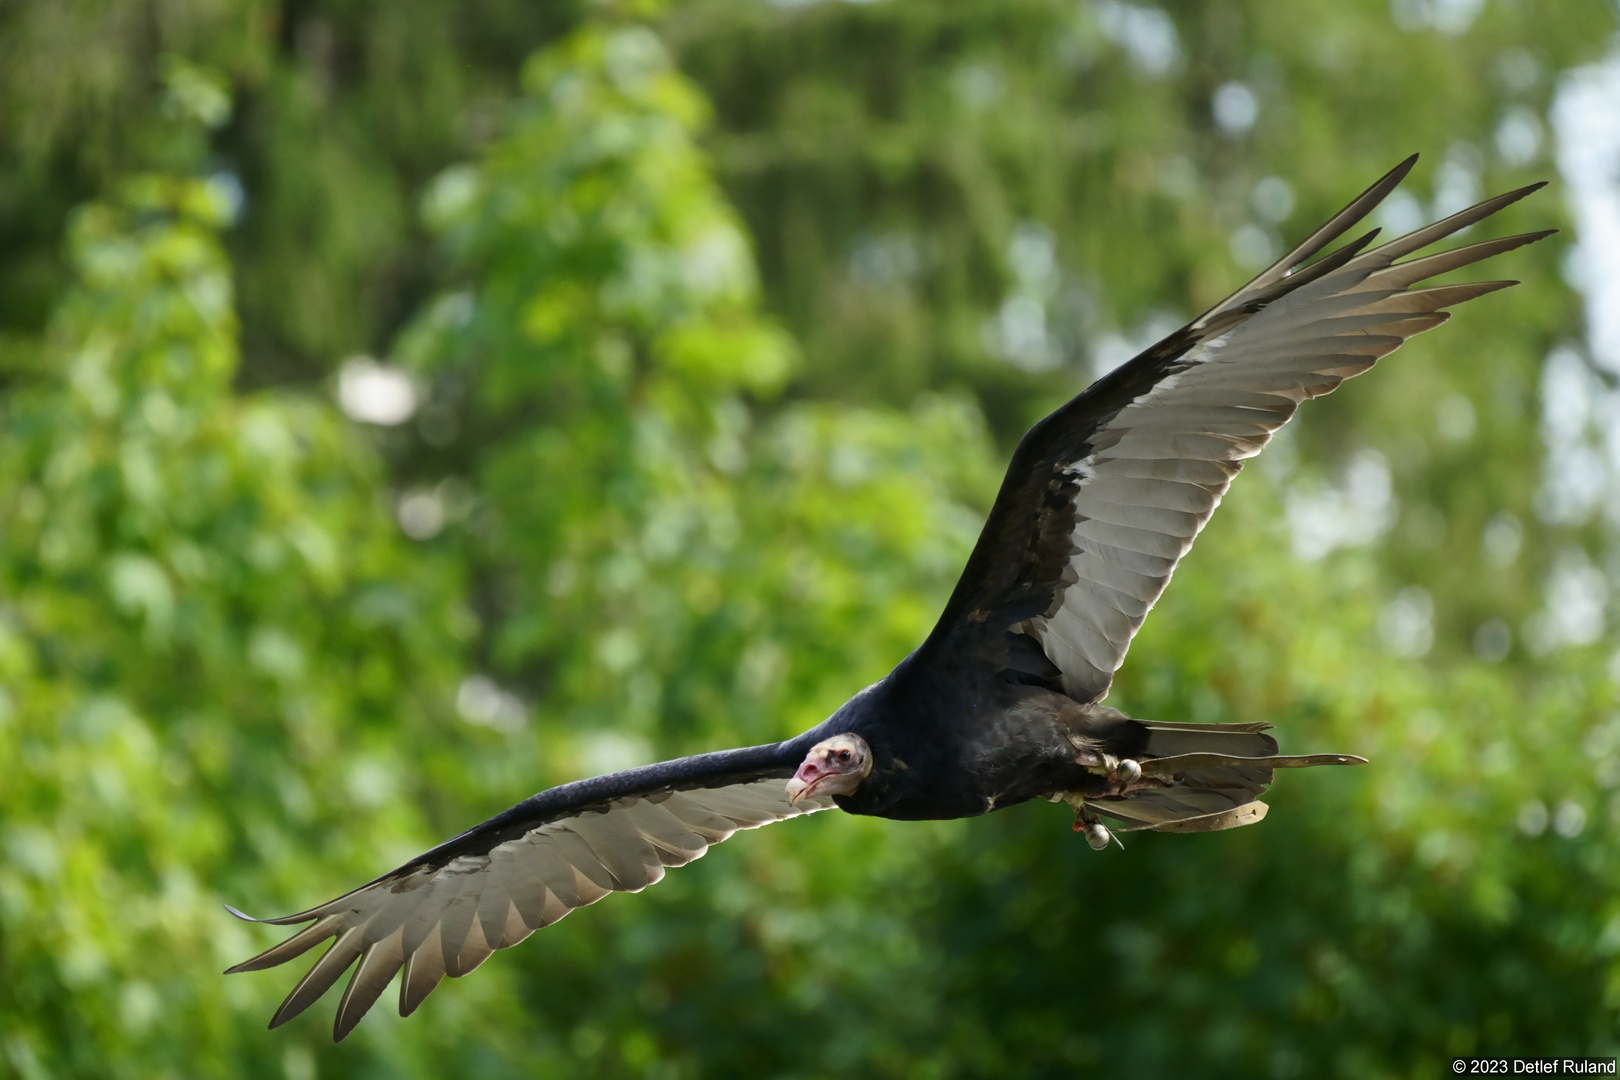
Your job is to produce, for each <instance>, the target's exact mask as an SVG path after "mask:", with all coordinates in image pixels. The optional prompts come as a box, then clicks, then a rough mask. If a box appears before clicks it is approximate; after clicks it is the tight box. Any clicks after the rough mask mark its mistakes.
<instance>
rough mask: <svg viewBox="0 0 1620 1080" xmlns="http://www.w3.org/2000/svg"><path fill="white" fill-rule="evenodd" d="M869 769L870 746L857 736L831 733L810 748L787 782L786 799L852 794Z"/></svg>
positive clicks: (795, 800)
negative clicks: (797, 769)
mask: <svg viewBox="0 0 1620 1080" xmlns="http://www.w3.org/2000/svg"><path fill="white" fill-rule="evenodd" d="M871 771H872V748H871V747H869V746H867V745H866V740H865V739H863V738H861V737H860V736H859V735H852V734H844V735H834V736H833V737H832V738H830V739H823V740H822V741H821V742H818V743H816V745H814V746H812V747H811V748H810V752H809V753H808V754H806V755H805V757H804V761H803V762H802V763H801V764H800V765H799V771H798V772H796V773H794V774H793V779H791V780H789V781H788V784H787V794H788V801H789V802H791V803H793V805H795V806H797V805H798V804H799V801H800V800H801V799H813V798H816V797H818V796H827V795H853V794H855V789H856V788H858V787H860V786H861V781H862V780H865V779H866V776H867V774H868V773H870V772H871Z"/></svg>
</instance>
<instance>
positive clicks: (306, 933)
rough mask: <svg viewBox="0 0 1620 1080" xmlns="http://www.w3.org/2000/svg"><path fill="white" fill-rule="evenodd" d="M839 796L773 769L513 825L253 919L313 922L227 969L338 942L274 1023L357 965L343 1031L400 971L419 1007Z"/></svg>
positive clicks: (410, 1000) (337, 1028) (338, 1023)
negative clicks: (542, 933)
mask: <svg viewBox="0 0 1620 1080" xmlns="http://www.w3.org/2000/svg"><path fill="white" fill-rule="evenodd" d="M831 806H832V801H831V800H830V799H805V800H802V801H801V802H800V803H799V804H798V805H797V806H794V805H792V804H790V803H789V802H788V799H787V794H786V791H785V787H784V784H783V781H782V779H781V778H779V777H775V776H772V777H767V778H763V779H753V780H745V781H740V782H732V783H728V784H724V785H721V786H715V787H698V788H688V789H684V790H662V791H652V792H647V793H641V794H635V795H628V796H622V797H619V798H615V799H611V800H608V801H605V802H601V803H598V804H595V805H591V806H589V807H586V808H583V809H580V810H578V811H576V812H573V813H569V814H567V815H565V816H560V817H557V818H556V819H554V820H549V821H546V822H544V823H541V824H537V825H535V826H534V827H533V828H529V829H523V830H518V831H517V834H516V835H512V836H510V837H509V838H506V839H500V838H499V835H500V834H506V833H511V832H513V830H512V829H511V828H503V829H501V830H500V831H499V834H497V836H496V837H493V838H492V839H495V840H496V842H494V843H492V844H490V845H487V846H484V845H477V844H471V845H468V844H466V843H463V844H462V845H461V846H462V847H464V848H468V847H470V850H467V851H465V852H464V853H461V854H456V855H454V856H453V857H451V858H448V859H446V860H443V861H440V862H427V863H421V860H417V861H416V862H413V863H408V864H406V865H405V866H404V867H401V868H400V869H399V870H396V871H394V872H392V873H390V874H386V875H384V876H383V877H381V878H378V879H377V880H376V881H373V882H371V883H370V884H368V885H365V886H362V887H361V888H359V889H357V890H355V891H354V892H351V893H348V894H346V895H344V896H341V897H338V898H337V899H336V900H333V901H331V902H329V903H326V904H322V905H321V906H319V907H315V908H311V909H309V910H308V911H303V912H300V913H298V914H297V915H289V916H286V917H284V918H279V919H263V920H252V921H255V922H266V923H271V924H275V925H278V926H284V925H298V924H308V925H305V926H304V927H303V929H301V930H299V931H298V932H297V933H295V934H294V935H292V936H291V937H289V938H287V939H286V940H285V941H282V942H281V943H279V944H277V945H274V946H272V947H271V948H269V949H267V950H265V951H264V952H262V953H260V954H259V955H258V956H255V957H253V958H252V959H250V960H246V961H244V962H242V963H240V964H237V965H236V966H235V967H232V968H230V969H229V971H228V972H227V974H231V973H235V972H242V971H258V970H261V969H263V968H269V967H275V966H276V965H278V964H283V963H286V962H287V961H289V960H292V959H295V958H296V957H298V956H301V955H303V954H304V953H306V952H308V951H309V950H310V949H313V948H314V947H315V946H317V945H320V944H322V943H323V942H326V941H332V945H331V947H330V948H329V949H328V950H327V951H326V952H325V953H324V954H323V955H322V956H321V958H320V959H319V960H317V961H316V962H315V964H314V966H313V967H311V968H310V970H309V972H308V973H307V974H305V976H304V977H303V979H301V980H300V981H299V983H298V985H297V986H295V987H293V989H292V992H291V993H289V994H288V995H287V998H286V1000H285V1001H283V1002H282V1004H281V1007H280V1008H279V1009H278V1010H276V1014H275V1016H274V1017H273V1018H272V1019H271V1021H270V1026H271V1027H277V1026H279V1025H281V1024H284V1023H286V1022H287V1021H288V1020H291V1019H292V1018H293V1017H295V1016H297V1015H298V1014H299V1013H301V1012H303V1011H304V1010H305V1009H307V1008H308V1007H309V1006H310V1005H312V1004H313V1003H314V1002H315V1000H316V999H317V998H319V997H320V996H321V995H322V994H324V993H326V991H327V990H329V989H330V988H331V987H332V986H333V985H334V984H335V983H336V982H337V980H338V978H339V977H340V976H341V975H342V974H343V973H344V972H345V971H347V970H348V969H349V968H350V967H351V966H353V968H354V973H353V975H352V976H351V977H350V979H349V985H348V987H347V989H345V990H344V992H343V997H342V1000H341V1001H340V1002H339V1004H338V1010H337V1017H336V1020H335V1022H334V1024H333V1037H334V1038H335V1039H342V1038H343V1037H344V1036H345V1035H347V1034H348V1033H349V1031H350V1030H352V1029H353V1027H354V1025H355V1024H356V1023H358V1022H359V1020H360V1018H361V1016H363V1015H364V1014H365V1013H366V1011H367V1010H368V1009H370V1008H371V1006H372V1005H373V1004H375V1002H376V1000H377V998H378V997H379V996H380V995H381V994H382V992H383V990H384V989H385V988H386V987H387V985H388V983H389V981H390V980H391V979H393V977H394V976H395V975H396V974H398V973H400V972H401V971H403V975H402V976H401V978H400V986H399V1011H400V1014H401V1015H402V1016H408V1015H410V1014H411V1013H412V1012H414V1011H415V1010H416V1008H417V1006H419V1005H420V1004H421V1003H422V1000H423V999H424V998H425V997H427V995H428V994H429V993H430V992H431V991H432V990H433V988H434V987H436V986H437V985H438V984H439V982H440V981H441V980H442V979H443V978H444V977H445V976H446V975H448V976H450V977H451V978H457V977H459V976H462V975H466V974H467V973H468V972H470V971H472V970H473V969H474V968H476V967H478V965H479V964H482V963H483V962H484V960H485V959H486V958H488V957H489V955H490V953H492V952H493V951H495V950H496V949H505V948H510V947H511V946H513V945H516V944H517V943H518V942H520V941H522V940H523V939H525V938H527V937H528V936H529V935H530V934H532V933H533V932H534V931H536V930H538V929H540V928H541V927H544V926H549V925H551V924H552V923H554V922H556V921H557V920H559V919H561V918H562V917H563V916H565V915H567V914H568V913H569V912H570V911H573V910H574V909H575V908H580V907H584V906H585V905H587V904H593V903H595V902H596V901H598V900H600V899H601V898H602V897H604V896H606V895H608V894H609V893H612V892H639V891H641V890H642V889H644V888H646V887H647V886H648V885H651V884H653V883H655V882H657V881H659V880H660V879H662V878H663V876H664V872H665V870H666V869H667V868H669V867H672V866H683V865H685V864H686V863H689V862H691V861H692V860H693V859H697V858H701V857H702V856H703V854H704V853H705V852H707V851H708V849H709V847H710V846H712V845H714V844H718V843H720V842H721V841H722V840H725V839H726V838H728V837H729V836H731V835H732V834H733V833H735V832H737V831H738V830H741V829H753V828H758V827H759V826H761V825H768V824H771V823H772V822H776V821H782V820H785V819H787V818H790V817H797V816H799V815H801V814H807V813H814V812H816V811H818V810H825V809H828V808H829V807H831ZM497 820H498V819H497ZM477 832H478V831H477V830H473V832H472V833H469V834H467V835H468V836H469V837H474V838H476V835H477ZM480 848H482V850H480ZM430 854H431V853H430ZM233 914H236V915H238V916H239V917H241V918H244V919H245V918H247V916H245V915H242V914H241V913H240V912H236V911H235V910H234V909H233ZM334 939H335V940H334Z"/></svg>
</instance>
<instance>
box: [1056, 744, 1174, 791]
mask: <svg viewBox="0 0 1620 1080" xmlns="http://www.w3.org/2000/svg"><path fill="white" fill-rule="evenodd" d="M1074 760H1075V762H1076V763H1077V764H1080V765H1084V766H1085V768H1086V771H1087V772H1089V773H1093V774H1095V775H1097V776H1101V777H1102V778H1103V779H1104V780H1106V781H1108V785H1109V790H1108V791H1107V792H1106V794H1108V795H1124V794H1127V793H1129V792H1132V791H1140V790H1141V789H1142V788H1146V787H1158V786H1160V785H1159V783H1158V782H1157V781H1154V780H1143V779H1142V765H1141V763H1140V762H1138V761H1136V760H1135V759H1134V758H1121V757H1115V756H1114V755H1113V754H1110V753H1108V751H1106V750H1093V749H1091V748H1089V747H1086V748H1082V749H1081V750H1080V752H1079V753H1077V754H1075V756H1074Z"/></svg>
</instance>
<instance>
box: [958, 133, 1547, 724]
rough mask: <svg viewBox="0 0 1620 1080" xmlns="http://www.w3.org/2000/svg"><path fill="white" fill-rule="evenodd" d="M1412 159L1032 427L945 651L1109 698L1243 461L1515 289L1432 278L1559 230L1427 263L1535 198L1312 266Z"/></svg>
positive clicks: (1487, 205) (1345, 251)
mask: <svg viewBox="0 0 1620 1080" xmlns="http://www.w3.org/2000/svg"><path fill="white" fill-rule="evenodd" d="M1411 164H1412V161H1411V160H1408V161H1407V162H1404V163H1402V165H1401V166H1400V167H1398V168H1397V169H1395V170H1393V171H1392V172H1391V173H1390V174H1389V175H1387V176H1385V177H1384V178H1383V179H1381V180H1380V181H1379V182H1378V183H1376V184H1374V185H1373V186H1372V187H1371V188H1369V189H1368V190H1367V191H1366V192H1364V193H1363V194H1362V195H1361V196H1359V197H1358V198H1357V199H1356V200H1355V201H1353V202H1352V203H1351V204H1350V205H1349V206H1348V207H1346V208H1345V210H1344V211H1342V212H1340V213H1339V214H1338V215H1336V216H1335V217H1334V218H1333V219H1332V220H1331V221H1329V222H1328V223H1327V224H1326V225H1324V226H1323V227H1322V228H1321V229H1319V230H1317V232H1316V233H1314V234H1312V236H1311V237H1310V238H1308V239H1307V240H1306V241H1305V242H1304V243H1302V244H1301V245H1300V246H1299V247H1298V248H1296V249H1295V250H1294V251H1292V252H1290V253H1289V254H1288V255H1286V256H1284V257H1283V258H1282V259H1281V260H1279V261H1278V263H1277V264H1276V265H1274V266H1273V267H1271V268H1270V269H1268V270H1267V271H1265V272H1264V273H1262V274H1261V275H1260V276H1259V277H1257V278H1256V279H1255V280H1254V281H1252V282H1250V283H1249V284H1248V285H1246V286H1245V287H1244V288H1243V289H1241V290H1239V291H1238V292H1237V293H1236V294H1234V295H1233V296H1232V297H1231V298H1229V299H1228V300H1226V301H1225V302H1223V303H1222V304H1220V305H1217V306H1216V307H1215V308H1213V309H1211V310H1210V311H1209V312H1208V313H1206V314H1205V315H1203V316H1201V317H1200V318H1199V319H1197V320H1195V321H1194V322H1192V323H1191V324H1189V325H1188V326H1186V327H1184V328H1183V329H1181V330H1179V331H1177V332H1176V333H1175V334H1172V335H1171V336H1170V337H1168V338H1166V339H1165V340H1164V341H1163V342H1160V343H1159V344H1158V345H1156V346H1154V347H1153V348H1151V349H1149V350H1147V351H1146V352H1144V353H1143V354H1141V355H1140V356H1138V357H1136V358H1135V359H1133V360H1132V361H1130V362H1129V363H1127V364H1125V365H1123V366H1122V367H1121V368H1119V369H1116V371H1114V372H1112V373H1110V374H1109V375H1108V376H1105V377H1104V378H1102V379H1100V380H1098V381H1097V382H1096V383H1094V384H1093V385H1092V386H1091V387H1089V388H1088V389H1087V390H1086V391H1085V392H1084V393H1082V394H1080V395H1079V396H1078V397H1076V398H1075V399H1074V400H1073V401H1071V402H1069V403H1068V404H1067V405H1065V406H1064V407H1063V408H1061V409H1059V410H1058V411H1057V412H1055V413H1053V414H1052V415H1051V416H1049V417H1047V418H1046V419H1045V420H1043V421H1042V422H1041V423H1040V424H1038V425H1036V427H1035V428H1033V429H1031V431H1030V433H1029V435H1027V436H1026V437H1025V440H1024V442H1023V443H1021V444H1020V446H1019V449H1018V452H1017V454H1015V456H1014V459H1013V463H1012V466H1011V467H1010V468H1009V471H1008V476H1007V479H1006V481H1005V482H1004V483H1003V485H1002V490H1001V494H1000V495H999V496H998V498H997V501H996V505H995V507H994V508H992V510H991V515H990V519H989V520H988V521H987V523H986V525H985V529H984V532H983V534H982V535H981V537H980V540H979V544H978V546H977V547H976V548H975V550H974V553H973V556H972V557H971V558H970V559H969V563H968V567H967V570H966V571H965V572H964V574H963V579H962V581H961V582H960V583H959V584H958V586H957V591H956V593H955V594H953V596H952V599H951V602H950V604H949V605H948V606H947V609H946V612H945V615H944V616H942V618H941V621H940V627H939V628H938V629H937V630H936V631H935V638H934V639H931V641H933V640H935V639H939V640H955V641H957V642H958V643H961V642H963V641H978V642H979V643H980V644H979V645H977V646H975V653H976V654H977V655H981V656H983V655H993V656H997V657H999V658H1000V662H1001V663H1002V664H1003V665H1004V666H1005V667H1006V668H1007V669H1008V670H1009V672H1010V673H1011V677H1012V678H1013V680H1014V681H1043V682H1044V684H1045V685H1049V686H1050V688H1051V689H1054V690H1061V691H1062V692H1064V693H1066V694H1068V695H1069V696H1070V697H1073V698H1075V699H1077V700H1080V701H1098V700H1101V699H1102V697H1104V696H1105V695H1106V694H1107V692H1108V688H1109V685H1110V683H1111V682H1112V680H1113V675H1114V672H1115V671H1116V670H1117V669H1118V668H1119V666H1120V664H1121V663H1122V662H1123V661H1124V658H1125V654H1126V651H1127V649H1128V648H1129V647H1130V643H1131V640H1132V638H1133V637H1134V636H1135V635H1136V632H1137V630H1138V629H1140V627H1141V625H1142V622H1143V620H1144V619H1145V618H1146V616H1147V613H1148V611H1149V610H1151V609H1152V607H1153V604H1154V603H1155V602H1156V601H1157V600H1158V598H1159V596H1160V594H1162V593H1163V591H1164V589H1165V586H1166V585H1167V584H1168V583H1169V581H1170V577H1171V575H1172V574H1173V573H1174V571H1175V568H1176V566H1177V564H1178V563H1179V562H1180V560H1181V558H1182V557H1183V556H1184V555H1186V554H1187V552H1188V551H1189V550H1190V549H1191V547H1192V544H1193V541H1194V539H1195V538H1196V537H1197V536H1198V533H1199V531H1200V530H1202V529H1203V527H1204V525H1205V524H1206V523H1207V522H1208V521H1209V518H1210V516H1211V515H1212V514H1213V513H1214V511H1215V508H1216V507H1217V506H1218V505H1219V504H1220V501H1221V498H1222V496H1223V495H1224V494H1225V493H1226V490H1227V487H1228V486H1229V485H1230V484H1231V482H1232V479H1233V477H1235V476H1236V475H1237V473H1238V471H1239V469H1241V468H1242V466H1243V463H1244V461H1246V460H1247V459H1248V458H1250V457H1253V456H1254V455H1256V454H1258V453H1259V452H1260V451H1261V449H1262V448H1263V447H1264V446H1265V445H1266V443H1267V442H1268V441H1269V440H1270V438H1271V436H1272V434H1273V433H1274V432H1275V431H1276V430H1277V429H1278V428H1280V427H1281V426H1282V425H1283V424H1285V423H1287V422H1288V420H1289V419H1290V418H1291V417H1292V416H1293V415H1294V412H1295V410H1296V409H1297V408H1298V407H1299V405H1300V403H1301V402H1303V401H1305V400H1306V399H1308V398H1313V397H1318V396H1320V395H1322V394H1326V393H1328V392H1330V391H1332V390H1333V389H1334V388H1335V387H1337V386H1338V385H1339V384H1340V383H1341V382H1343V381H1344V380H1345V379H1347V378H1350V377H1351V376H1354V375H1358V374H1360V373H1361V372H1363V371H1366V370H1367V369H1368V368H1370V367H1372V366H1373V364H1374V363H1375V362H1376V361H1377V360H1378V359H1379V358H1381V357H1383V356H1386V355H1388V354H1389V353H1391V352H1393V351H1394V350H1395V349H1397V348H1399V347H1400V345H1401V344H1402V343H1403V342H1405V341H1406V339H1407V338H1409V337H1411V336H1413V335H1414V334H1418V333H1421V332H1422V331H1424V330H1429V329H1432V328H1433V327H1436V326H1439V325H1440V324H1441V323H1443V322H1445V321H1446V319H1448V318H1449V317H1450V314H1449V312H1448V311H1446V310H1445V309H1446V308H1449V307H1453V306H1455V305H1457V304H1460V303H1463V302H1465V301H1467V300H1471V299H1474V298H1475V297H1478V296H1483V295H1485V294H1487V293H1490V292H1494V291H1496V290H1498V289H1502V288H1506V287H1507V286H1509V285H1512V284H1515V283H1514V282H1511V281H1482V282H1472V283H1466V284H1458V285H1441V286H1436V287H1419V286H1421V285H1422V283H1424V282H1426V281H1428V280H1429V279H1431V278H1434V277H1436V276H1438V275H1441V274H1445V273H1447V272H1449V271H1452V270H1456V269H1459V268H1462V267H1466V266H1469V265H1472V264H1473V263H1476V262H1478V261H1480V260H1482V259H1485V258H1489V257H1490V256H1492V255H1496V254H1500V253H1502V252H1505V251H1510V250H1512V249H1514V248H1517V247H1520V246H1522V245H1524V244H1527V243H1530V242H1532V241H1534V240H1537V239H1540V238H1541V237H1542V236H1545V235H1547V233H1545V232H1540V233H1527V234H1522V235H1517V236H1509V237H1504V238H1502V239H1496V240H1486V241H1483V242H1480V243H1474V244H1469V245H1467V246H1464V247H1459V248H1455V249H1452V250H1449V251H1443V252H1440V253H1437V254H1430V255H1420V254H1419V253H1420V252H1421V250H1422V249H1424V248H1426V247H1428V246H1430V245H1432V244H1434V243H1435V242H1437V241H1439V240H1442V239H1444V238H1445V237H1447V236H1450V235H1452V234H1453V233H1455V232H1457V231H1459V230H1462V229H1465V228H1468V227H1469V226H1472V225H1474V224H1476V223H1478V222H1480V221H1482V220H1483V219H1485V218H1487V217H1489V216H1490V215H1492V214H1494V213H1495V212H1497V211H1498V210H1500V209H1502V208H1503V207H1505V206H1507V205H1509V204H1510V203H1513V202H1515V201H1517V200H1518V199H1520V198H1522V197H1523V196H1525V195H1526V194H1528V193H1529V192H1531V191H1533V190H1535V188H1536V187H1540V186H1541V185H1535V186H1534V187H1529V188H1523V189H1520V190H1518V191H1514V192H1509V193H1507V194H1505V195H1500V196H1497V197H1496V198H1493V199H1488V200H1486V201H1484V202H1482V203H1480V204H1478V205H1477V206H1473V207H1470V208H1469V209H1467V210H1464V211H1462V212H1460V213H1457V214H1454V215H1452V216H1451V217H1448V218H1446V219H1445V220H1443V221H1440V222H1437V223H1435V224H1433V225H1430V226H1427V227H1426V228H1422V229H1419V230H1417V231H1415V232H1412V233H1410V234H1408V235H1406V236H1403V237H1400V238H1398V239H1396V240H1393V241H1391V242H1389V243H1386V244H1384V245H1382V246H1381V247H1376V248H1371V249H1370V250H1367V249H1366V248H1367V245H1368V243H1369V242H1370V241H1371V240H1372V238H1373V235H1374V234H1368V235H1366V236H1363V237H1362V238H1360V239H1359V240H1356V241H1352V242H1351V243H1349V244H1347V245H1345V246H1344V247H1341V248H1340V249H1338V250H1337V251H1335V252H1334V253H1332V254H1330V255H1327V256H1325V257H1323V258H1321V259H1319V260H1317V261H1316V262H1314V263H1310V264H1308V265H1307V263H1306V260H1308V259H1309V258H1310V257H1311V256H1313V255H1314V254H1315V253H1316V252H1318V251H1320V250H1321V249H1322V248H1323V247H1325V246H1326V245H1327V244H1329V243H1331V242H1332V241H1333V240H1334V239H1336V238H1337V237H1339V236H1340V235H1341V234H1343V233H1344V232H1345V231H1346V230H1348V229H1349V228H1350V227H1351V226H1353V225H1354V224H1355V223H1356V222H1357V221H1358V220H1360V219H1361V218H1362V217H1364V216H1365V215H1366V214H1367V213H1368V212H1369V211H1370V210H1371V209H1372V208H1373V207H1375V206H1376V205H1377V204H1378V203H1379V202H1380V201H1381V200H1382V199H1383V198H1384V197H1385V196H1386V195H1388V194H1389V192H1390V191H1392V190H1393V189H1394V187H1395V186H1396V184H1398V183H1399V182H1400V180H1401V179H1402V178H1403V177H1404V176H1405V174H1406V172H1407V171H1408V170H1409V169H1410V167H1411ZM1409 256H1417V257H1413V258H1409ZM1403 260H1404V261H1403ZM981 628H982V629H981ZM1009 631H1010V632H1011V635H1012V637H1011V638H1010V639H1009V638H1008V636H1007V635H1008V632H1009ZM1020 635H1022V636H1025V637H1027V638H1029V639H1032V640H1033V641H1034V642H1035V643H1037V644H1038V646H1039V648H1040V651H1041V653H1043V654H1044V656H1045V657H1046V658H1047V659H1048V660H1049V661H1050V662H1051V665H1052V668H1053V669H1055V670H1051V671H1050V675H1049V676H1043V675H1041V674H1039V673H1037V674H1036V675H1033V676H1031V675H1028V674H1027V673H1028V672H1029V671H1030V670H1031V669H1032V667H1034V668H1037V669H1038V668H1039V665H1030V664H1029V663H1028V662H1027V660H1024V659H1021V656H1022V653H1021V652H1020V650H1019V649H1017V648H1010V647H1008V646H1007V645H1006V644H1004V642H1006V641H1007V640H1016V638H1017V637H1018V636H1020Z"/></svg>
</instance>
